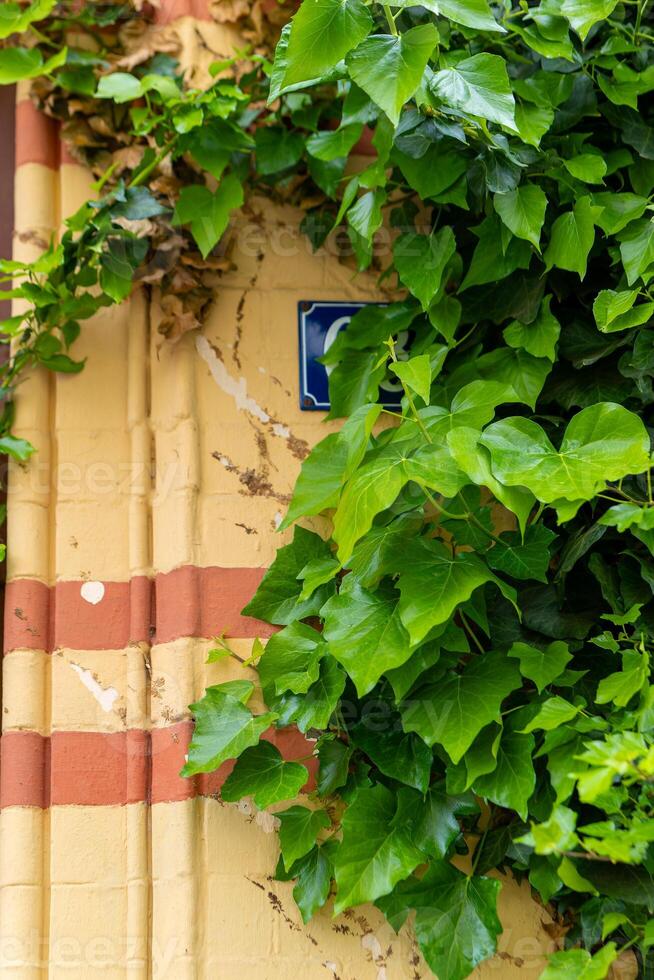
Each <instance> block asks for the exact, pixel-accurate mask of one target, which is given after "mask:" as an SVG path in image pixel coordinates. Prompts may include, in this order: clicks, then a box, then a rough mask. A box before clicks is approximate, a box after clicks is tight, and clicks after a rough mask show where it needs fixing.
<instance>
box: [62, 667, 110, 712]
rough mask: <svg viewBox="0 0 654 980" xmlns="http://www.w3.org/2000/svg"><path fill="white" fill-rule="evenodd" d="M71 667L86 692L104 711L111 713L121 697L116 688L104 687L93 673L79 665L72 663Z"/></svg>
mask: <svg viewBox="0 0 654 980" xmlns="http://www.w3.org/2000/svg"><path fill="white" fill-rule="evenodd" d="M70 667H71V669H72V670H74V671H75V673H76V674H77V676H78V677H79V679H80V680H81V682H82V684H83V685H84V687H85V688H86V690H87V691H88V692H89V694H91V696H92V697H93V698H95V700H96V701H97V702H98V704H99V705H100V707H101V708H102V710H103V711H107V712H109V711H111V709H112V708H113V706H114V704H115V702H116V701H117V700H118V698H119V697H120V695H119V693H118V691H117V690H116V688H115V687H102V685H101V684H100V683H98V681H97V680H96V679H95V677H94V676H93V674H92V673H91V671H90V670H85V669H84V668H83V667H80V665H79V664H73V663H71V665H70Z"/></svg>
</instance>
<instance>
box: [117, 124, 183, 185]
mask: <svg viewBox="0 0 654 980" xmlns="http://www.w3.org/2000/svg"><path fill="white" fill-rule="evenodd" d="M176 142H177V137H176V136H173V138H172V139H169V140H168V142H167V143H164V145H163V147H162V148H161V150H160V151H159V153H157V155H156V157H155V158H154V160H152V161H151V162H150V163H149V164H148V165H147V167H144V168H143V170H141V172H140V173H138V174H137V175H136V177H135V178H134V179H133V180H131V181H130V182H129V184H128V185H127V186H128V187H139V186H140V185H141V184H142V183H144V181H146V180H147V179H148V177H149V176H150V174H151V173H152V171H153V170H155V169H156V167H158V166H159V164H160V163H161V161H162V160H163V159H164V157H167V156H168V154H169V153H170V151H171V149H172V148H173V146H174V145H175V143H176Z"/></svg>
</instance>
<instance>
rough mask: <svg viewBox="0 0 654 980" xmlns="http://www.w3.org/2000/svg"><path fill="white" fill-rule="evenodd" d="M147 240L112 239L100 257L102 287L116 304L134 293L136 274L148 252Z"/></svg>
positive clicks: (108, 241) (108, 240)
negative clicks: (133, 284) (134, 277)
mask: <svg viewBox="0 0 654 980" xmlns="http://www.w3.org/2000/svg"><path fill="white" fill-rule="evenodd" d="M148 246H149V243H148V240H147V239H146V238H127V237H125V238H123V237H120V238H119V237H117V236H116V237H113V236H112V237H111V238H108V239H107V242H106V247H105V250H104V251H103V252H102V255H101V256H100V286H101V287H102V289H103V291H104V292H105V293H106V294H107V295H108V296H111V298H112V300H113V301H114V303H120V302H121V301H122V300H124V299H126V297H127V296H129V294H130V292H131V291H132V279H133V276H134V272H135V271H136V269H137V268H138V266H139V265H140V264H141V262H142V261H143V259H144V258H145V256H146V255H147V252H148Z"/></svg>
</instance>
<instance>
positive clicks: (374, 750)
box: [351, 718, 433, 846]
mask: <svg viewBox="0 0 654 980" xmlns="http://www.w3.org/2000/svg"><path fill="white" fill-rule="evenodd" d="M378 729H379V725H378V724H377V723H374V724H373V727H369V725H368V723H367V721H366V719H365V718H364V719H363V721H361V722H360V723H359V724H358V725H357V726H356V727H355V728H353V729H352V730H351V736H352V739H353V742H354V744H355V745H356V747H357V748H358V749H361V751H362V752H364V753H365V754H366V755H367V756H368V758H369V759H371V760H372V762H373V763H374V764H375V766H377V768H378V769H379V771H380V772H382V773H384V775H385V776H388V777H389V779H395V780H397V782H399V783H404V784H405V785H406V786H412V787H414V788H415V789H417V790H420V792H421V793H422V794H423V795H424V794H425V793H426V792H427V789H428V787H429V779H430V775H431V766H432V762H433V754H432V751H431V749H430V748H429V746H428V745H425V743H424V742H423V741H422V739H421V738H418V736H417V735H413V734H409V735H404V734H403V733H402V732H387V731H379V730H378ZM415 842H416V843H417V844H418V846H420V844H419V841H418V839H417V838H416V840H415Z"/></svg>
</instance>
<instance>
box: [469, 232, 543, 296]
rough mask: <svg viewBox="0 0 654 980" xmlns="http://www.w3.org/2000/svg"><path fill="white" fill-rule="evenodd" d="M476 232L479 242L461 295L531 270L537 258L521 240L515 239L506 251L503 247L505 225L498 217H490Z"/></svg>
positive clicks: (511, 240)
mask: <svg viewBox="0 0 654 980" xmlns="http://www.w3.org/2000/svg"><path fill="white" fill-rule="evenodd" d="M473 231H474V233H475V235H476V236H477V238H478V239H479V241H478V243H477V245H476V247H475V250H474V252H473V255H472V259H471V262H470V266H469V268H468V271H467V273H466V275H465V279H464V280H463V282H462V283H461V286H460V289H459V292H463V291H464V290H466V289H469V288H470V287H471V286H480V285H485V284H486V283H488V282H497V281H498V280H499V279H505V278H506V277H507V276H510V275H511V273H512V272H515V270H516V269H527V268H529V264H530V262H531V257H532V254H533V253H532V250H531V249H530V248H529V245H528V244H527V243H526V242H525V241H521V240H520V239H519V238H511V239H510V241H509V243H508V245H507V246H506V248H505V247H503V245H502V241H503V239H502V224H501V222H500V219H499V218H498V216H497V215H496V214H492V215H489V217H488V218H486V219H485V220H484V221H483V222H482V223H481V224H480V225H478V226H477V227H476V228H474V229H473Z"/></svg>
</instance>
